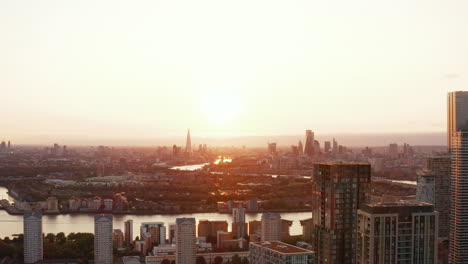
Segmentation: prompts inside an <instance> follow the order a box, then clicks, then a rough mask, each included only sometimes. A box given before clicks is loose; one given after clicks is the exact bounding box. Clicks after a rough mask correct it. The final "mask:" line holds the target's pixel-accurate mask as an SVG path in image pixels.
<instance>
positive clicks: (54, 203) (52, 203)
mask: <svg viewBox="0 0 468 264" xmlns="http://www.w3.org/2000/svg"><path fill="white" fill-rule="evenodd" d="M46 202H47V211H49V212H58V211H59V208H58V200H57V198H55V197H49V198H47V201H46Z"/></svg>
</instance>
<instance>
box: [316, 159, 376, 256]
mask: <svg viewBox="0 0 468 264" xmlns="http://www.w3.org/2000/svg"><path fill="white" fill-rule="evenodd" d="M370 172H371V169H370V165H369V164H361V163H318V164H314V170H313V180H312V185H313V187H312V247H313V250H314V251H315V263H328V264H352V263H354V258H355V250H356V246H355V241H356V233H355V232H356V222H357V219H356V211H357V210H358V209H360V206H361V204H362V203H365V202H366V200H367V195H366V194H367V192H368V188H369V183H370Z"/></svg>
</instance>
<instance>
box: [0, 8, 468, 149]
mask: <svg viewBox="0 0 468 264" xmlns="http://www.w3.org/2000/svg"><path fill="white" fill-rule="evenodd" d="M0 34H1V35H0V36H1V37H0V92H1V93H0V98H1V103H0V113H2V114H1V119H0V120H1V122H0V140H1V139H12V140H16V141H23V143H32V142H40V141H41V138H46V137H47V138H54V137H56V138H57V139H61V140H64V141H66V139H67V138H75V139H76V138H80V137H81V138H138V139H142V138H150V137H151V138H153V137H171V136H179V135H180V136H183V135H185V131H186V129H187V128H188V127H190V128H191V130H192V134H195V135H199V136H212V135H279V134H302V133H303V131H304V130H305V129H313V130H314V131H317V133H348V132H353V133H392V132H399V133H405V132H410V133H413V132H442V131H445V129H446V120H445V119H446V106H445V103H446V92H447V91H449V90H453V89H456V90H463V89H466V88H467V87H468V86H467V84H468V1H465V0H460V1H450V0H441V1H430V0H423V1H417V0H411V1H408V0H392V1H376V0H353V1H349V0H343V1H311V0H305V1H292V0H287V1H286V0H285V1H273V0H265V1H253V0H248V1H242V0H236V1H223V0H213V1H206V0H196V1H194V0H189V1H172V0H171V1H115V0H109V1H94V0H93V1H63V0H57V1H47V0H42V1H36V0H33V1H15V0H11V1H1V2H0Z"/></svg>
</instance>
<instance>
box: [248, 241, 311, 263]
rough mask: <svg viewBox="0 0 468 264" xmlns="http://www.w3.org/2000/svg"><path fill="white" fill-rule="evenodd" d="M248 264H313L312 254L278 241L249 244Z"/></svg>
mask: <svg viewBox="0 0 468 264" xmlns="http://www.w3.org/2000/svg"><path fill="white" fill-rule="evenodd" d="M249 252H250V264H265V263H270V264H313V263H315V262H314V252H312V251H310V250H306V249H303V248H299V247H295V246H292V245H289V244H286V243H282V242H279V241H272V242H251V243H250V245H249Z"/></svg>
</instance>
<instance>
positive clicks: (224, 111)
mask: <svg viewBox="0 0 468 264" xmlns="http://www.w3.org/2000/svg"><path fill="white" fill-rule="evenodd" d="M200 107H201V111H202V113H203V115H204V116H205V118H206V119H208V120H209V121H212V122H217V123H224V122H227V121H231V120H233V119H235V118H236V117H237V116H238V115H239V113H240V112H241V108H242V107H241V101H240V98H239V96H237V95H236V94H234V93H233V92H231V91H229V90H214V91H210V92H209V93H207V94H205V95H204V96H203V97H202V98H201V106H200Z"/></svg>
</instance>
